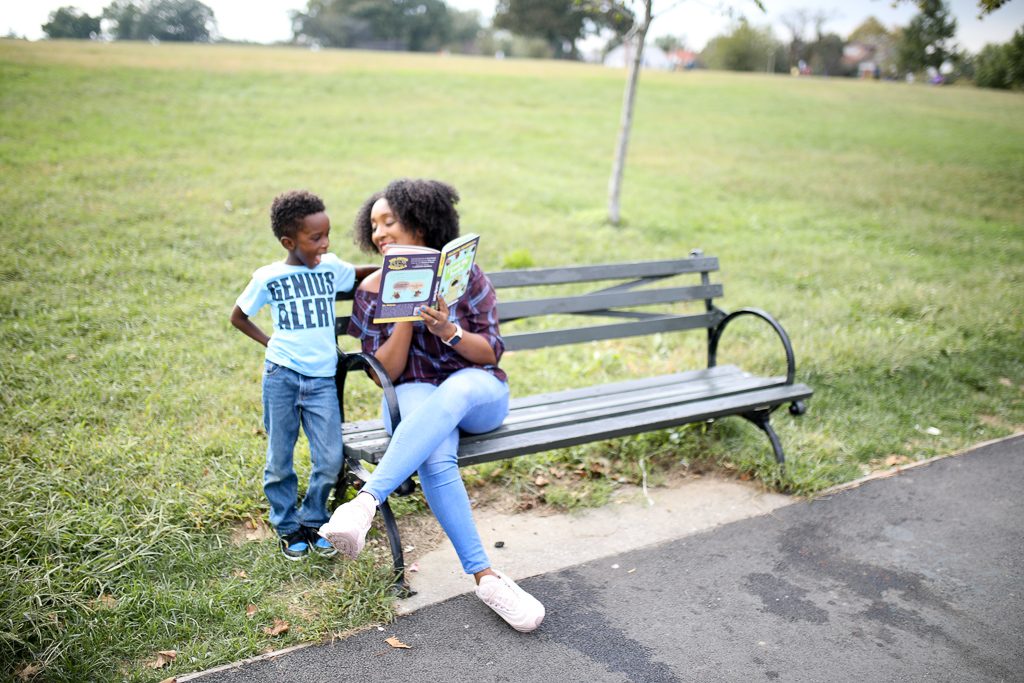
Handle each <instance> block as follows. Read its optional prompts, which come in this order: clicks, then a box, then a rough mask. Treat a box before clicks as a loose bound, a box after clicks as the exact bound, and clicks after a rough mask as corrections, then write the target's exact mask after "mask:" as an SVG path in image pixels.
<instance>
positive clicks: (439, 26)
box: [292, 0, 480, 52]
mask: <svg viewBox="0 0 1024 683" xmlns="http://www.w3.org/2000/svg"><path fill="white" fill-rule="evenodd" d="M292 25H293V30H294V33H295V40H296V41H298V42H315V43H318V44H320V45H324V46H329V47H372V48H377V49H389V50H408V51H412V52H435V51H437V50H440V49H441V48H443V47H445V46H448V45H452V44H455V45H463V46H464V45H465V44H466V43H467V42H472V41H473V40H475V38H476V36H477V33H478V32H479V30H480V15H479V14H478V13H476V12H459V11H458V10H452V9H451V8H449V7H448V6H447V5H446V4H445V3H444V2H443V0H396V1H392V0H310V2H309V3H308V6H307V10H306V11H305V12H293V13H292Z"/></svg>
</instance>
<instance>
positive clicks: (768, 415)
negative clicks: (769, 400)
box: [743, 410, 786, 467]
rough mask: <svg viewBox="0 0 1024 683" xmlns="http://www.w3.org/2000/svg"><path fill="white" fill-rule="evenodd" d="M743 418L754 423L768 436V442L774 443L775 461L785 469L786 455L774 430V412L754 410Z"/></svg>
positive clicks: (744, 414)
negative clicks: (772, 421) (772, 420)
mask: <svg viewBox="0 0 1024 683" xmlns="http://www.w3.org/2000/svg"><path fill="white" fill-rule="evenodd" d="M743 417H745V418H746V419H748V420H750V421H751V422H753V423H754V424H755V425H757V426H758V427H759V428H760V429H761V431H763V432H764V433H765V434H767V435H768V440H769V441H771V442H772V450H773V451H775V461H776V462H777V463H779V464H780V465H782V466H783V467H785V465H786V455H785V454H784V453H783V452H782V443H781V442H780V441H779V435H778V434H776V433H775V430H774V429H772V423H771V419H772V411H770V410H752V411H750V412H749V413H743Z"/></svg>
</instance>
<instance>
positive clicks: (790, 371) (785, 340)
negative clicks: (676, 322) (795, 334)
mask: <svg viewBox="0 0 1024 683" xmlns="http://www.w3.org/2000/svg"><path fill="white" fill-rule="evenodd" d="M741 315H752V316H755V317H757V318H761V319H762V320H764V321H765V322H767V323H768V324H769V325H771V326H772V328H773V329H774V330H775V332H776V333H777V334H778V335H779V339H781V340H782V346H783V347H784V348H785V350H786V384H792V383H793V381H794V379H795V378H796V359H795V358H794V356H793V345H792V344H791V343H790V341H789V335H788V334H786V330H785V329H784V328H783V327H782V325H781V324H779V321H778V320H776V319H775V318H773V317H772V316H771V314H770V313H766V312H765V311H762V310H761V309H759V308H741V309H739V310H738V311H733V312H732V313H730V314H729V315H727V316H725V317H724V318H722V320H721V321H720V322H719V323H718V324H717V325H716V326H715V327H714V328H713V329H712V330H711V334H710V337H709V338H708V367H709V368H713V367H715V363H717V362H718V358H717V357H718V340H719V339H721V338H722V332H724V331H725V326H726V325H728V324H729V323H730V322H732V321H733V320H734V319H735V318H738V317H740V316H741Z"/></svg>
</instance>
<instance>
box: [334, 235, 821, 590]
mask: <svg viewBox="0 0 1024 683" xmlns="http://www.w3.org/2000/svg"><path fill="white" fill-rule="evenodd" d="M717 270H718V259H717V258H715V257H712V256H704V255H702V253H701V252H700V251H699V250H695V251H694V252H692V253H691V254H690V256H689V257H688V258H682V259H674V260H667V261H646V262H639V263H612V264H604V265H588V266H570V267H564V268H531V269H524V270H510V271H503V272H494V273H489V274H488V276H489V277H490V279H491V282H492V283H493V284H494V286H495V288H496V289H498V290H505V292H507V290H510V289H512V288H525V289H524V290H523V291H525V292H526V296H529V297H531V298H525V299H518V300H515V299H511V298H508V297H507V296H506V294H505V292H502V291H499V296H498V300H499V304H498V311H499V317H500V320H501V325H502V338H503V339H504V341H505V349H506V351H527V350H530V349H542V348H548V347H555V346H561V345H564V344H578V343H583V342H597V341H601V340H608V339H621V338H626V337H635V336H641V335H653V334H664V333H669V332H677V331H684V330H704V331H705V332H706V334H707V358H708V360H707V368H704V369H698V370H689V371H685V372H677V373H673V374H666V375H659V376H655V377H645V378H637V379H631V380H627V381H621V382H613V383H609V384H598V385H594V386H588V387H583V388H574V389H567V390H564V391H556V392H550V393H542V394H535V395H532V396H518V397H513V398H512V399H511V402H510V411H509V415H508V417H507V418H506V419H505V422H504V423H503V424H502V426H501V427H499V428H498V429H496V430H494V431H492V432H488V433H486V434H475V435H470V434H463V435H462V438H461V440H460V443H459V466H460V467H464V466H467V465H475V464H478V463H484V462H489V461H493V460H500V459H504V458H512V457H516V456H520V455H527V454H529V453H537V452H541V451H549V450H553V449H556V448H564V447H567V446H574V445H578V444H583V443H588V442H593V441H601V440H605V439H614V438H617V437H620V436H626V435H630V434H638V433H642V432H650V431H655V430H661V429H667V428H670V427H676V426H679V425H683V424H687V423H693V422H703V421H709V420H714V419H716V418H720V417H725V416H729V415H737V416H740V417H743V418H745V419H747V420H749V421H750V422H752V423H753V424H755V425H757V427H759V428H760V429H761V430H762V431H764V432H765V434H766V435H767V436H768V439H769V441H770V442H771V446H772V450H773V451H774V453H775V459H776V461H778V463H779V464H780V465H782V463H784V461H785V456H784V453H783V450H782V444H781V443H780V442H779V438H778V436H777V435H776V433H775V430H774V429H772V426H771V421H770V420H771V415H772V413H773V412H774V411H775V410H776V409H777V408H779V407H780V406H781V405H783V404H785V403H788V404H789V412H790V413H791V414H793V415H800V414H803V413H804V411H805V405H804V399H807V398H808V397H810V396H811V394H812V393H813V392H812V390H811V389H810V388H809V387H808V386H807V385H805V384H798V383H796V382H795V375H796V363H795V360H794V357H793V347H792V345H791V344H790V341H789V336H788V335H787V334H786V331H785V330H784V329H783V327H782V325H780V324H779V323H778V322H777V321H776V320H775V319H774V318H773V317H772V316H771V315H769V314H768V313H766V312H764V311H762V310H759V309H755V308H743V309H740V310H737V311H734V312H732V313H726V312H725V311H723V310H722V309H720V308H719V307H718V306H716V305H715V304H714V299H715V298H718V297H721V296H722V285H721V284H717V283H712V282H711V274H712V273H714V272H716V271H717ZM670 278H671V279H673V282H671V283H670V282H667V280H668V279H670ZM678 278H683V279H687V278H688V279H689V282H687V283H681V282H679V280H678ZM609 282H618V284H608V283H609ZM579 283H599V284H598V285H597V289H594V290H593V291H588V292H586V293H582V294H580V293H573V294H568V295H549V296H546V297H539V298H538V297H536V296H535V295H536V292H537V291H538V290H540V291H551V290H544V289H543V288H545V287H552V286H556V287H557V286H563V287H562V289H563V290H565V289H566V287H565V286H567V285H568V286H571V285H577V289H579V287H578V285H579ZM652 285H656V286H652ZM590 286H593V285H590ZM341 298H351V294H349V295H347V296H346V295H339V299H341ZM688 301H689V302H698V303H697V307H698V308H702V309H703V310H699V312H691V313H673V312H657V311H655V310H651V309H652V308H656V307H658V306H661V308H665V307H666V306H668V305H672V304H678V303H680V302H688ZM699 302H703V306H702V307H701V306H700V303H699ZM546 316H560V317H561V316H571V317H572V319H573V320H583V321H584V322H585V323H586V324H583V325H581V326H575V327H570V328H565V327H558V328H557V329H546V328H545V326H544V325H545V322H544V320H543V319H541V320H537V319H539V318H542V317H546ZM740 316H754V317H756V318H759V319H761V320H763V321H764V322H766V323H768V325H770V326H771V327H772V328H773V329H774V330H775V332H776V333H777V334H778V337H779V339H780V340H781V341H782V346H783V348H784V350H785V354H786V375H785V376H778V377H762V376H758V375H755V374H752V373H749V372H745V371H744V370H742V369H741V368H739V367H736V366H733V365H724V366H720V365H718V364H717V358H716V357H717V352H718V343H719V340H720V339H721V336H722V333H723V332H724V331H725V329H726V326H727V325H728V324H729V323H730V322H732V321H733V320H734V319H736V318H738V317H740ZM577 317H578V318H577ZM595 318H598V319H600V320H595ZM524 319H534V320H533V321H532V322H534V323H539V324H536V325H534V327H535V328H536V329H531V330H529V331H522V332H509V331H507V330H509V329H511V327H513V326H511V325H510V323H512V322H513V321H516V320H524ZM560 319H561V318H557V319H556V320H560ZM348 320H349V318H348V317H347V316H338V318H337V326H336V332H337V334H338V335H339V336H342V335H344V334H345V331H346V329H347V328H348ZM548 327H551V326H550V325H548ZM354 370H358V371H370V370H372V371H373V372H374V373H376V375H377V377H378V378H380V381H381V385H382V389H383V392H384V397H385V399H386V403H387V406H388V410H389V411H390V414H391V422H392V424H393V425H398V423H399V422H400V420H401V415H400V413H399V409H398V401H397V398H396V395H395V390H394V386H393V385H392V383H391V380H390V378H389V377H388V376H387V373H386V372H385V371H384V369H383V368H382V367H381V366H380V364H379V363H378V362H377V360H376V359H375V358H373V357H371V356H367V355H365V354H363V353H351V354H346V353H342V354H341V359H340V360H339V363H338V375H337V385H338V400H339V402H340V403H341V407H342V420H343V422H344V415H345V412H344V410H345V402H344V391H345V380H346V377H347V376H348V374H349V373H350V372H352V371H354ZM342 429H343V434H344V448H345V465H344V466H343V468H342V473H341V475H340V477H339V480H338V492H337V493H336V494H335V498H336V499H342V498H343V495H342V492H344V491H345V489H346V487H348V486H350V485H356V484H357V483H358V481H360V480H365V477H367V476H368V473H367V472H366V469H365V468H364V467H363V465H362V464H360V461H361V460H362V461H366V462H369V463H374V464H375V463H377V462H378V461H379V459H380V457H381V456H382V455H383V454H384V451H385V450H386V448H387V445H388V442H389V436H388V434H387V433H386V432H385V431H384V426H383V421H382V420H379V419H376V420H366V421H360V422H344V423H343V425H342ZM412 490H413V485H412V482H411V480H410V481H407V482H406V483H405V484H404V485H403V487H401V488H400V489H399V490H398V491H396V493H397V494H399V495H402V494H403V493H411V492H412ZM380 511H381V516H382V518H383V520H384V523H385V527H386V529H387V534H388V541H389V543H390V546H391V554H392V557H393V559H394V564H395V571H396V587H397V589H398V590H399V592H401V593H404V594H406V595H409V594H411V593H410V592H409V591H408V588H407V586H406V584H405V581H404V567H405V561H404V558H403V553H402V544H401V539H400V537H399V533H398V527H397V525H396V524H395V520H394V516H393V514H392V512H391V509H390V507H389V506H388V504H387V502H386V501H385V502H384V503H383V504H382V505H381V506H380Z"/></svg>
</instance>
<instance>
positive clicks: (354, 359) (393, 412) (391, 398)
mask: <svg viewBox="0 0 1024 683" xmlns="http://www.w3.org/2000/svg"><path fill="white" fill-rule="evenodd" d="M352 370H372V371H373V373H374V374H375V375H377V379H378V380H380V388H381V389H382V390H383V391H384V402H385V404H386V405H387V408H388V415H389V417H390V418H391V428H392V429H396V428H397V427H398V423H399V422H401V421H402V414H401V412H400V411H399V410H398V394H397V393H395V383H394V382H392V381H391V378H390V377H389V376H388V373H387V370H385V369H384V366H383V365H381V364H380V361H379V360H377V359H376V358H374V357H373V356H371V355H370V354H367V353H362V352H359V353H345V352H344V351H342V350H340V349H339V350H338V372H337V376H336V377H335V383H336V384H337V386H338V405H339V407H340V408H341V421H342V422H344V421H345V403H344V401H345V396H344V394H345V378H346V377H347V376H348V373H349V372H351V371H352Z"/></svg>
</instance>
